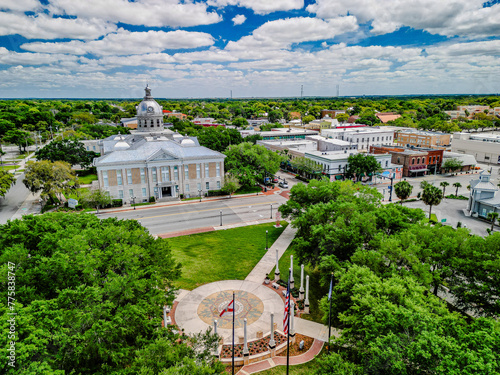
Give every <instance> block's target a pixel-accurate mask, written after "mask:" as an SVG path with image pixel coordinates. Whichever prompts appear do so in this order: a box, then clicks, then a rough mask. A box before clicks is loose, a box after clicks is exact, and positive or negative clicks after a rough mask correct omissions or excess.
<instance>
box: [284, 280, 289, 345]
mask: <svg viewBox="0 0 500 375" xmlns="http://www.w3.org/2000/svg"><path fill="white" fill-rule="evenodd" d="M289 307H290V278H288V286H287V288H286V295H285V312H284V314H283V332H284V333H285V335H288V313H289V311H290V310H289Z"/></svg>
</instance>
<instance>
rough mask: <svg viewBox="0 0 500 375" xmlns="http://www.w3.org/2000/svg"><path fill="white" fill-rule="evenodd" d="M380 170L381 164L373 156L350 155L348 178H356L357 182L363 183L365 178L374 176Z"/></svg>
mask: <svg viewBox="0 0 500 375" xmlns="http://www.w3.org/2000/svg"><path fill="white" fill-rule="evenodd" d="M380 170H381V168H380V164H379V163H378V161H377V159H375V157H374V156H373V155H366V154H362V153H359V154H355V155H349V157H348V158H347V169H346V172H345V173H346V176H347V178H356V181H361V178H362V177H363V176H372V175H373V174H374V173H375V172H378V171H380Z"/></svg>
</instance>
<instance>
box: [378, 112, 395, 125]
mask: <svg viewBox="0 0 500 375" xmlns="http://www.w3.org/2000/svg"><path fill="white" fill-rule="evenodd" d="M375 116H377V117H378V118H379V120H380V121H382V122H383V123H384V124H385V123H386V122H388V121H394V120H396V119H398V118H400V117H401V115H400V114H397V113H392V112H380V113H375Z"/></svg>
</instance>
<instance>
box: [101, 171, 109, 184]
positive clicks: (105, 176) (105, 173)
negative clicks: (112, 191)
mask: <svg viewBox="0 0 500 375" xmlns="http://www.w3.org/2000/svg"><path fill="white" fill-rule="evenodd" d="M102 182H103V184H104V186H106V187H108V186H109V181H108V171H102Z"/></svg>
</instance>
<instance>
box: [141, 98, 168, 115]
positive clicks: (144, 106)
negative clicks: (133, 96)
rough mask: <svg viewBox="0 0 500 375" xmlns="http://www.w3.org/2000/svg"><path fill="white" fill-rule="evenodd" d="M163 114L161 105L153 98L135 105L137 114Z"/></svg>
mask: <svg viewBox="0 0 500 375" xmlns="http://www.w3.org/2000/svg"><path fill="white" fill-rule="evenodd" d="M151 115H163V109H162V107H161V106H160V105H159V104H158V103H157V102H156V100H154V99H147V100H143V101H142V102H141V103H140V104H139V105H138V106H137V116H151Z"/></svg>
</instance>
